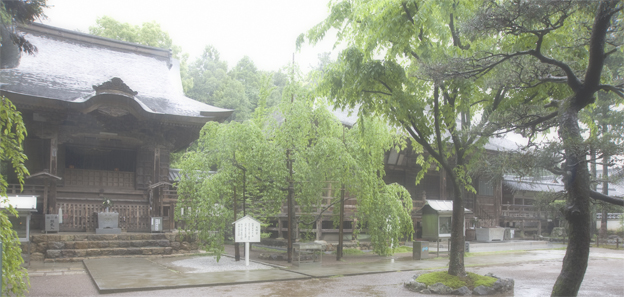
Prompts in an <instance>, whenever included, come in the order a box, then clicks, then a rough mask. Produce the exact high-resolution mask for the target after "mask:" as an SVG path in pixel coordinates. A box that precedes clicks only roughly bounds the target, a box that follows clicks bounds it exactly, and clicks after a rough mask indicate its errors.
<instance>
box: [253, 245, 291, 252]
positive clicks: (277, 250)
mask: <svg viewBox="0 0 624 297" xmlns="http://www.w3.org/2000/svg"><path fill="white" fill-rule="evenodd" d="M253 249H254V250H262V251H266V252H270V253H286V251H285V250H279V249H273V248H268V247H263V246H254V247H253Z"/></svg>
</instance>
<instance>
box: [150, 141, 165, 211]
mask: <svg viewBox="0 0 624 297" xmlns="http://www.w3.org/2000/svg"><path fill="white" fill-rule="evenodd" d="M158 182H160V148H158V147H155V148H154V175H153V176H152V183H158ZM152 191H153V193H154V194H153V197H152V205H150V206H151V207H152V209H153V214H154V216H160V215H162V213H161V203H160V191H159V189H158V187H156V188H154V189H153V190H152Z"/></svg>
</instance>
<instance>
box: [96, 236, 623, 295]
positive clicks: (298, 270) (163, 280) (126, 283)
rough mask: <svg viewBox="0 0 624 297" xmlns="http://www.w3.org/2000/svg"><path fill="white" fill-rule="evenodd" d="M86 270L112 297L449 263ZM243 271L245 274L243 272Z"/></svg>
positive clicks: (149, 265) (136, 261)
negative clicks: (199, 270)
mask: <svg viewBox="0 0 624 297" xmlns="http://www.w3.org/2000/svg"><path fill="white" fill-rule="evenodd" d="M498 247H499V248H501V249H502V248H504V245H502V244H501V245H499V246H498ZM543 247H544V248H545V247H546V246H545V245H544V246H543ZM564 254H565V250H531V251H518V252H511V253H482V254H479V253H477V254H474V256H469V257H466V258H465V264H466V266H467V267H479V266H490V265H507V266H508V265H513V264H521V263H527V262H535V261H548V260H561V259H562V258H563V256H564ZM591 256H594V255H591ZM598 256H599V257H602V258H605V257H606V258H610V257H611V258H615V259H620V260H622V259H624V254H623V253H621V252H614V253H601V254H599V255H598ZM193 257H202V256H189V257H181V258H175V259H176V260H181V259H185V258H193ZM243 263H244V262H243ZM243 263H241V264H243ZM84 264H85V267H86V269H87V271H88V273H89V275H90V276H91V278H92V279H93V281H94V283H95V285H96V286H97V289H98V291H99V292H100V293H113V292H123V291H141V290H156V289H174V288H186V287H198V286H215V285H225V284H244V283H256V282H271V281H285V280H303V279H310V278H328V277H335V276H353V275H363V274H372V273H384V272H397V271H414V270H431V269H442V268H445V267H447V265H448V258H446V257H440V258H430V259H427V260H422V261H413V260H412V259H411V257H409V256H406V255H405V254H402V257H394V258H391V259H388V258H385V259H381V260H378V261H375V262H364V263H348V264H345V265H323V266H318V265H307V266H302V267H296V266H288V267H278V266H272V267H271V268H270V269H264V270H236V271H223V272H205V273H189V272H188V271H185V270H184V268H183V267H177V266H176V265H175V264H174V261H172V260H171V259H162V258H160V259H155V258H108V259H88V260H84ZM241 269H244V266H242V268H241Z"/></svg>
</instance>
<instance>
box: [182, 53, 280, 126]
mask: <svg viewBox="0 0 624 297" xmlns="http://www.w3.org/2000/svg"><path fill="white" fill-rule="evenodd" d="M189 76H190V77H191V78H192V81H193V85H192V86H191V87H190V88H188V89H185V90H186V94H187V95H188V96H189V97H191V98H194V99H196V100H200V101H202V102H205V103H207V104H211V105H214V106H218V107H222V108H228V109H233V110H234V114H233V116H232V118H231V119H230V120H234V121H239V122H242V121H244V120H247V119H249V118H250V117H251V113H252V112H253V111H254V110H255V109H256V108H258V107H262V108H263V111H262V112H261V113H264V112H266V111H267V110H268V109H269V108H271V107H274V106H276V105H277V104H278V103H279V102H280V101H281V90H282V89H283V88H284V86H285V85H286V82H287V81H286V80H285V78H286V77H285V75H284V74H283V73H281V72H277V73H268V72H263V71H259V70H258V69H257V68H256V66H255V64H254V63H253V61H251V59H250V58H249V57H247V56H245V57H243V58H242V59H241V60H240V61H239V62H238V63H237V64H236V65H235V66H234V68H232V69H228V65H227V63H226V62H225V61H222V60H221V59H220V54H219V52H218V51H217V49H216V48H215V47H213V46H210V45H209V46H206V48H205V49H204V52H203V53H202V55H201V56H200V57H198V58H197V59H196V60H195V61H194V62H193V63H191V64H190V66H189Z"/></svg>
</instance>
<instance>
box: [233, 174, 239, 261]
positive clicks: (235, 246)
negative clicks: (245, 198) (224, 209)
mask: <svg viewBox="0 0 624 297" xmlns="http://www.w3.org/2000/svg"><path fill="white" fill-rule="evenodd" d="M236 203H237V201H236V186H234V207H233V208H234V221H236V212H237V209H236ZM232 233H233V234H232V235H234V238H236V224H233V225H232ZM234 260H235V261H240V247H239V245H238V242H235V243H234Z"/></svg>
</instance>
